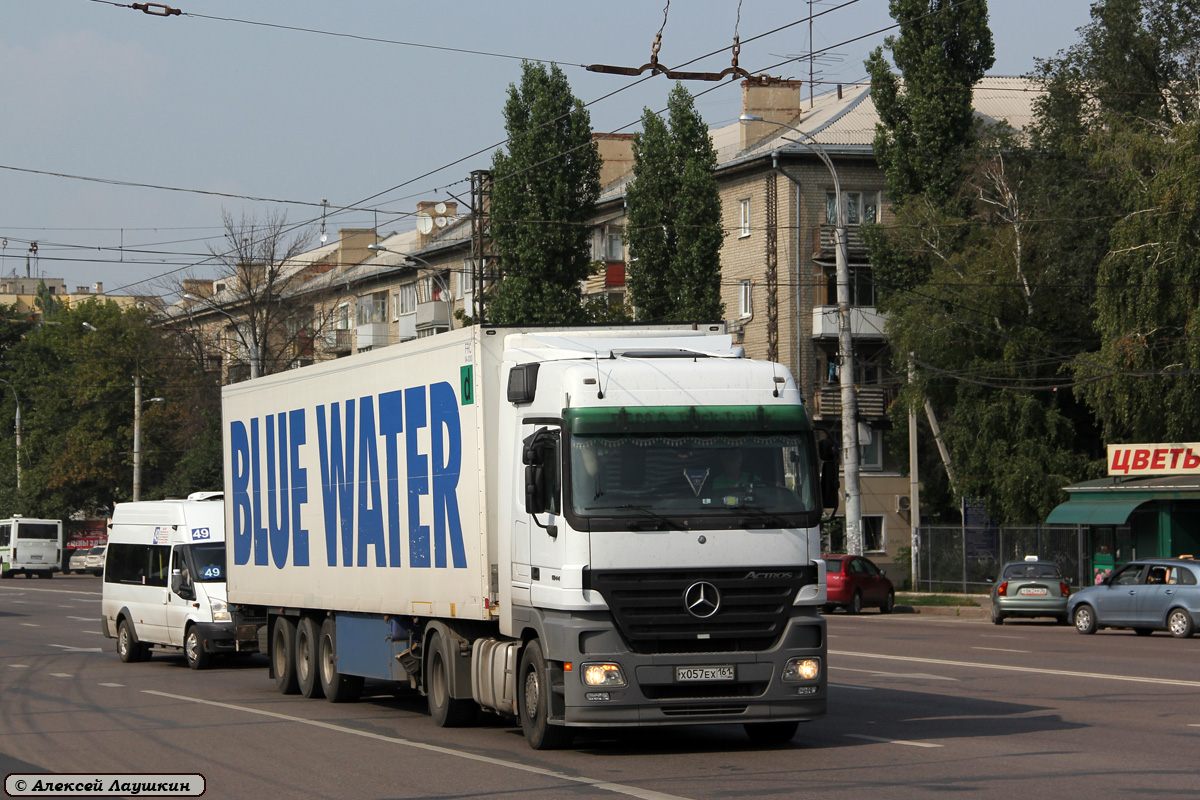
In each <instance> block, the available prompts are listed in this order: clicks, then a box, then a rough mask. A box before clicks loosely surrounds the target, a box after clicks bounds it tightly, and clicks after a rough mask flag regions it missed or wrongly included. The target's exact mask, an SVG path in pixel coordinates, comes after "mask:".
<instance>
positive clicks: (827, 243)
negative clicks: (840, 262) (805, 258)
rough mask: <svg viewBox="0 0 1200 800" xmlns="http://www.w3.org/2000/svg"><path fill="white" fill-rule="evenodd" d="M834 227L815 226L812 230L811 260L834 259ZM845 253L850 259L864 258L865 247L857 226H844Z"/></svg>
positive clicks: (865, 253) (835, 228) (860, 231)
mask: <svg viewBox="0 0 1200 800" xmlns="http://www.w3.org/2000/svg"><path fill="white" fill-rule="evenodd" d="M835 231H837V226H836V225H817V226H816V227H814V228H813V229H812V255H813V258H829V259H832V258H835V257H836V256H835V253H834V247H833V245H834V232H835ZM846 253H847V255H849V256H850V257H851V258H855V257H858V258H864V259H865V258H866V256H867V246H866V244H864V243H863V238H862V228H860V227H859V226H858V225H847V226H846Z"/></svg>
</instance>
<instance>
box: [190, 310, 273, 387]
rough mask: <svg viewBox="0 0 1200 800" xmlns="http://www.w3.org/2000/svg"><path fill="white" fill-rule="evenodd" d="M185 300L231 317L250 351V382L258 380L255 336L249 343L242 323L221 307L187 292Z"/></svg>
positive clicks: (235, 329)
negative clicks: (244, 334) (243, 331)
mask: <svg viewBox="0 0 1200 800" xmlns="http://www.w3.org/2000/svg"><path fill="white" fill-rule="evenodd" d="M183 299H184V300H192V301H194V302H197V303H201V304H203V305H204V306H205V307H206V308H208V309H209V310H211V311H215V312H217V313H218V314H224V315H225V316H227V317H229V321H230V322H232V323H233V331H234V333H236V334H237V337H238V338H239V339H241V340H242V344H243V345H245V346H246V350H248V351H249V353H250V380H254V379H255V378H257V377H258V343H257V342H255V341H253V339H254V337H253V336H251V337H250V338H251V340H252V341H249V342H247V341H246V337H245V336H243V335H242V326H241V323H240V322H239V321H238V318H237V317H235V316H234V315H233V314H230V313H229V312H228V311H226V310H225V309H223V308H220V307H219V306H215V305H213V304H212V303H210V302H208V301H207V300H205V299H204V298H202V297H197V296H196V295H194V294H188V293H187V292H184V294H183Z"/></svg>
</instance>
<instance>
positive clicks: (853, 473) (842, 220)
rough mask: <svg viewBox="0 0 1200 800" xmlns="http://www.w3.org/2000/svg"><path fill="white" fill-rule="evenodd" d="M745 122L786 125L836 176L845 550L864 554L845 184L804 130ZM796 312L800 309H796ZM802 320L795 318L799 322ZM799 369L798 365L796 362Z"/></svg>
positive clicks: (748, 117)
mask: <svg viewBox="0 0 1200 800" xmlns="http://www.w3.org/2000/svg"><path fill="white" fill-rule="evenodd" d="M739 121H740V122H741V123H742V124H743V125H746V124H749V123H751V122H765V123H767V124H768V125H777V126H779V127H780V128H786V129H788V130H789V131H791V132H793V133H795V134H796V135H797V136H799V137H801V140H800V141H798V142H796V143H797V144H799V145H802V146H804V147H807V148H808V149H809V150H811V151H812V152H814V153H816V155H817V157H818V158H820V159H821V163H822V164H824V165H825V168H826V169H828V170H829V175H830V177H831V178H833V196H834V203H835V204H836V207H837V210H836V213H835V217H836V226H835V229H834V263H835V264H836V267H837V310H838V360H839V361H840V362H841V363H840V365H839V369H838V377H839V383H840V386H841V390H842V471H843V472H844V473H845V491H846V549H847V550H848V551H849V552H850V554H851V555H862V490H861V488H860V487H859V454H858V396H857V393H856V392H855V390H854V343H853V337H852V336H851V332H850V265H849V263H848V259H847V257H846V207H845V205H844V204H843V203H842V185H841V182H840V181H839V180H838V174H837V170H836V169H834V167H833V161H832V160H831V159H830V158H829V154H828V153H826V152H825V148H823V147H821V145H820V144H818V143H817V141H816V140H815V139H813V138H812V136H810V135H809V134H808V133H806V132H805V131H802V130H800V129H799V128H797V127H795V126H794V125H788V124H787V123H784V122H776V121H775V120H770V119H763V118H762V117H760V116H758V115H757V114H742V115H741V117H739ZM796 313H797V315H799V313H800V309H799V308H797V309H796ZM799 323H800V320H799V319H797V320H796V324H797V325H799ZM797 368H799V365H798V364H797Z"/></svg>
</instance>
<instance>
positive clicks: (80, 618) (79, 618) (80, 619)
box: [67, 616, 96, 622]
mask: <svg viewBox="0 0 1200 800" xmlns="http://www.w3.org/2000/svg"><path fill="white" fill-rule="evenodd" d="M67 619H77V620H79V621H80V622H95V621H96V617H70V616H68V617H67Z"/></svg>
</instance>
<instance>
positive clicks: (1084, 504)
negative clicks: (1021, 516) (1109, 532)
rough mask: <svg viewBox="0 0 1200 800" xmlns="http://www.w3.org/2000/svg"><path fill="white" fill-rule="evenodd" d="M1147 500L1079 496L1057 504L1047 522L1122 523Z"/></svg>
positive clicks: (1142, 498)
mask: <svg viewBox="0 0 1200 800" xmlns="http://www.w3.org/2000/svg"><path fill="white" fill-rule="evenodd" d="M1146 502H1149V498H1146V497H1096V496H1094V495H1093V496H1090V497H1080V498H1072V499H1070V500H1068V501H1067V502H1065V503H1062V504H1061V505H1059V506H1057V507H1056V508H1055V509H1054V510H1053V511H1051V512H1050V516H1048V517H1046V522H1047V523H1055V522H1057V523H1066V524H1069V525H1124V524H1125V522H1126V520H1128V519H1129V515H1130V514H1132V513H1133V510H1134V509H1135V508H1137V507H1138V506H1140V505H1142V504H1143V503H1146Z"/></svg>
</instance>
